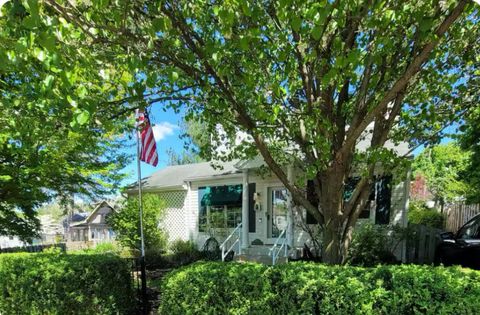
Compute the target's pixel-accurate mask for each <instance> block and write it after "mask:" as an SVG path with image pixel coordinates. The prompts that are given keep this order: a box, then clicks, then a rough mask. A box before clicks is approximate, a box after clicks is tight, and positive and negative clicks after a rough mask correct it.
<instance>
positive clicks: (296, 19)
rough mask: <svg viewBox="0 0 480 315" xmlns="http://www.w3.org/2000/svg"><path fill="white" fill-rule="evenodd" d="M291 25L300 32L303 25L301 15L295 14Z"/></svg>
mask: <svg viewBox="0 0 480 315" xmlns="http://www.w3.org/2000/svg"><path fill="white" fill-rule="evenodd" d="M290 26H291V27H292V29H293V30H294V31H295V32H298V31H299V30H300V27H301V26H302V19H301V18H300V17H299V16H294V17H293V19H292V21H291V22H290Z"/></svg>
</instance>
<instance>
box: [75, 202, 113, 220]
mask: <svg viewBox="0 0 480 315" xmlns="http://www.w3.org/2000/svg"><path fill="white" fill-rule="evenodd" d="M94 206H95V208H94V209H93V211H92V212H90V213H88V212H84V213H74V214H73V215H72V218H71V219H70V220H71V221H70V226H84V225H86V224H88V222H89V221H90V218H91V217H92V216H93V215H94V214H95V213H96V212H97V211H98V210H99V209H101V208H102V207H103V206H105V207H109V208H111V209H113V210H114V209H115V208H113V207H112V206H111V205H110V204H109V203H108V202H106V201H105V200H103V201H100V202H97V203H95V204H94Z"/></svg>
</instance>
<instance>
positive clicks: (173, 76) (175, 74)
mask: <svg viewBox="0 0 480 315" xmlns="http://www.w3.org/2000/svg"><path fill="white" fill-rule="evenodd" d="M170 79H171V80H172V81H173V82H175V81H177V80H178V72H176V71H172V72H171V75H170Z"/></svg>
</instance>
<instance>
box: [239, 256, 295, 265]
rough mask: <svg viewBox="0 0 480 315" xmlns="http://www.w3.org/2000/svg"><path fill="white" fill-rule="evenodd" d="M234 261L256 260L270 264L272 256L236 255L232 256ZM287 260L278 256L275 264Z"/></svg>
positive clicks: (283, 262)
mask: <svg viewBox="0 0 480 315" xmlns="http://www.w3.org/2000/svg"><path fill="white" fill-rule="evenodd" d="M233 260H234V261H237V262H256V263H260V264H265V265H272V257H271V256H268V255H246V254H241V255H236V256H235V257H234V258H233ZM286 262H287V258H286V257H278V258H277V262H276V264H277V265H278V264H285V263H286Z"/></svg>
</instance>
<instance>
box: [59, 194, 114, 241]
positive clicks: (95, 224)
mask: <svg viewBox="0 0 480 315" xmlns="http://www.w3.org/2000/svg"><path fill="white" fill-rule="evenodd" d="M113 211H115V210H114V208H113V207H112V206H111V205H110V204H108V203H107V202H106V201H102V202H99V203H97V204H95V205H94V209H93V211H92V212H90V213H86V212H83V213H75V214H73V215H71V216H70V217H69V218H68V220H66V221H65V226H66V231H65V238H66V241H67V247H70V248H72V247H74V244H73V243H78V242H80V243H85V245H86V246H87V247H89V246H93V245H95V244H97V243H102V242H111V241H113V240H114V239H115V234H114V233H113V230H112V229H111V227H110V226H109V225H108V224H107V222H106V218H107V217H108V216H109V215H110V214H111V213H112V212H113ZM69 245H70V246H69ZM77 245H78V244H77ZM79 246H80V245H79ZM80 247H82V246H80ZM83 247H84V246H83Z"/></svg>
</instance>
